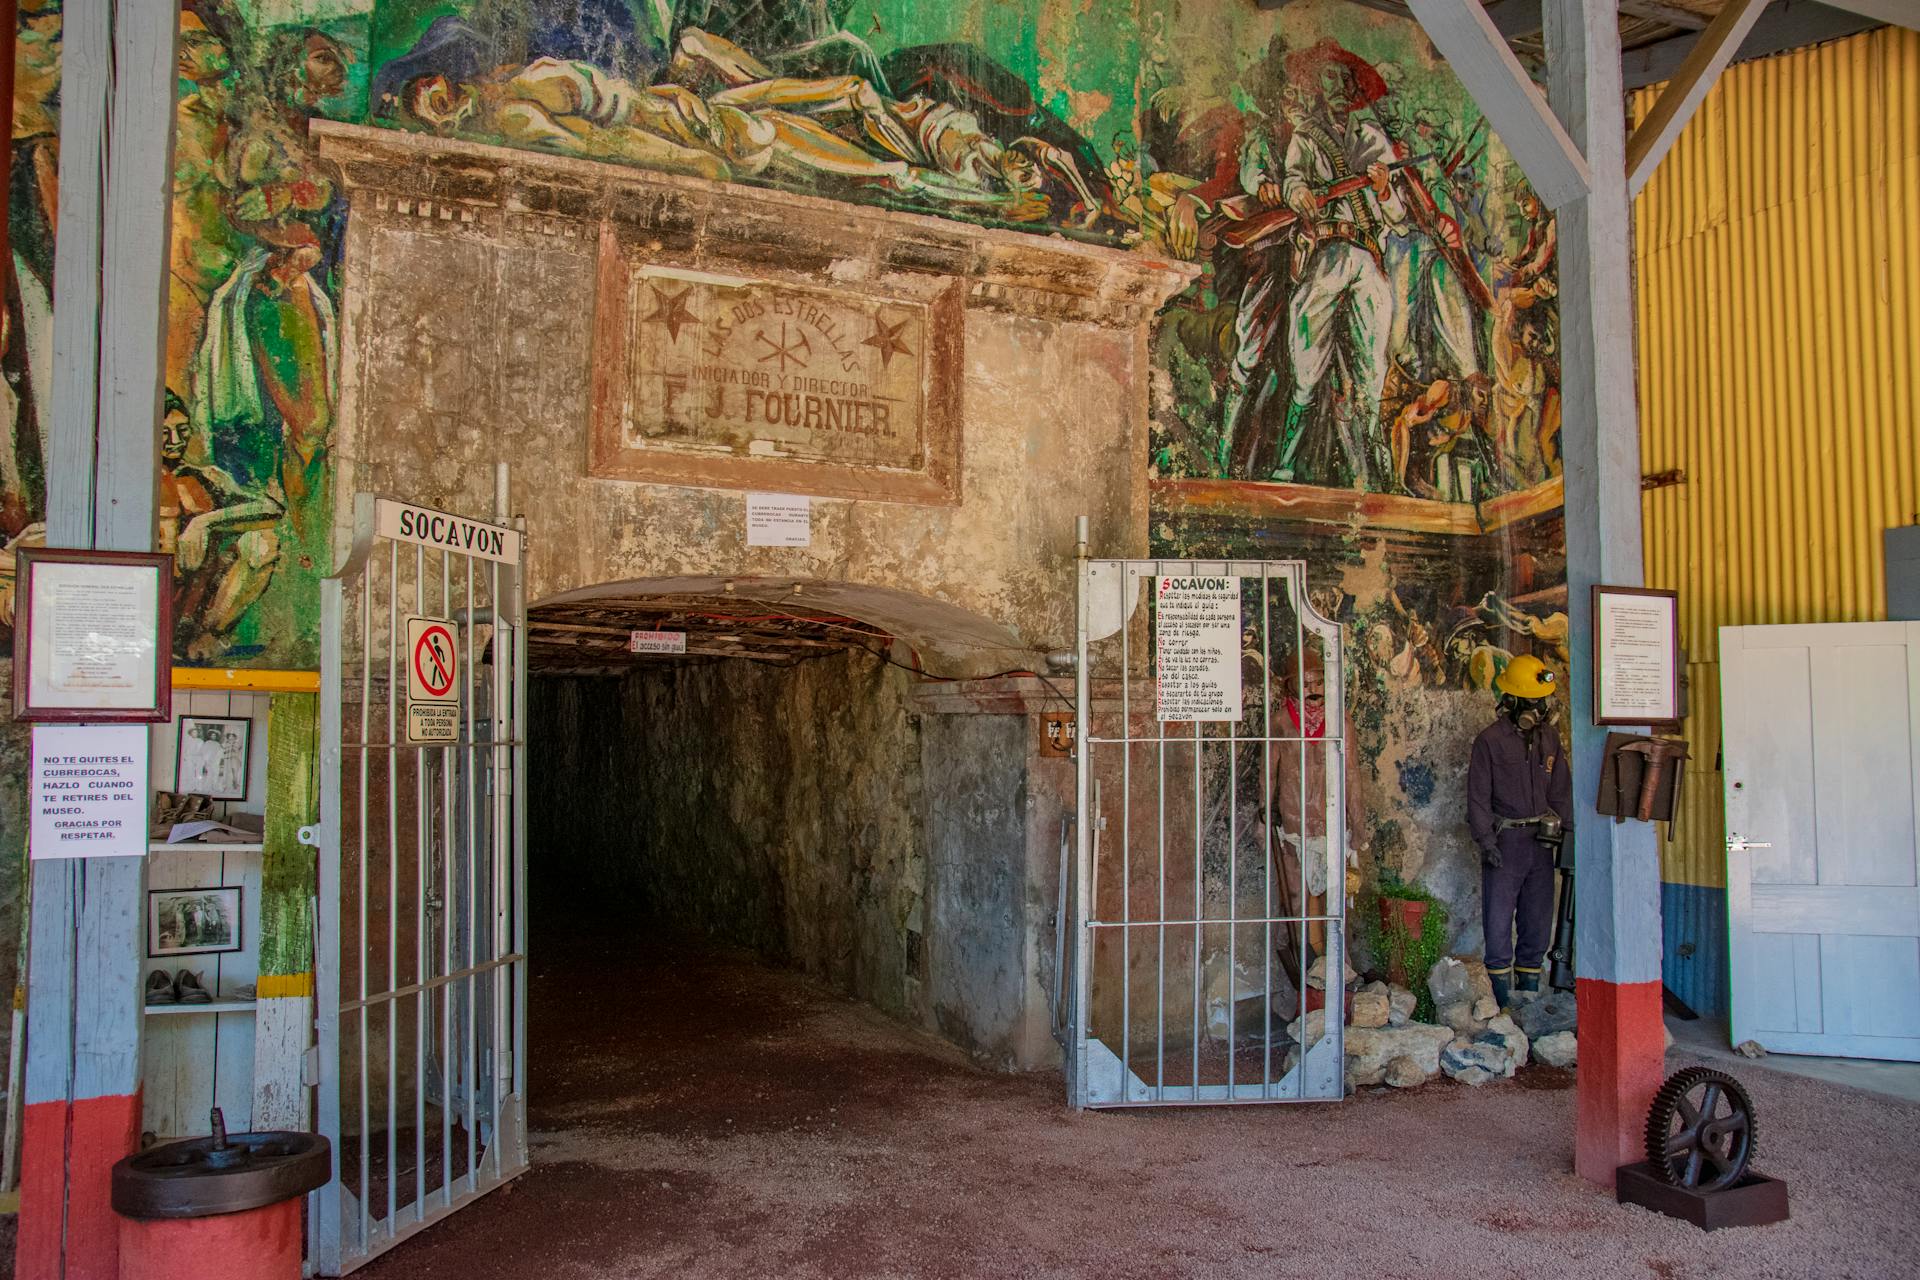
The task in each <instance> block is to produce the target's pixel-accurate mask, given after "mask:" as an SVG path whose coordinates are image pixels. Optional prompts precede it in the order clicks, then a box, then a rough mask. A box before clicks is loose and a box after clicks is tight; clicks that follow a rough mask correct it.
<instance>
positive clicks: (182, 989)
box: [174, 969, 213, 1004]
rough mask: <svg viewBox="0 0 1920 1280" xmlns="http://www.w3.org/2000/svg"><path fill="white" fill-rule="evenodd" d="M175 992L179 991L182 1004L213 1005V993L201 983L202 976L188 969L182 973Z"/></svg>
mask: <svg viewBox="0 0 1920 1280" xmlns="http://www.w3.org/2000/svg"><path fill="white" fill-rule="evenodd" d="M174 985H175V990H176V991H178V993H179V996H180V1003H181V1004H212V1003H213V993H212V992H210V991H208V990H207V988H206V984H204V983H203V982H201V981H200V975H199V974H197V973H192V972H190V971H188V970H186V969H182V970H181V971H180V977H179V979H178V980H177V981H176V983H175V984H174Z"/></svg>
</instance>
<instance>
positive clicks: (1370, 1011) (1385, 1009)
mask: <svg viewBox="0 0 1920 1280" xmlns="http://www.w3.org/2000/svg"><path fill="white" fill-rule="evenodd" d="M1391 1012H1392V1009H1391V1007H1390V1006H1389V1005H1388V1004H1387V996H1386V993H1385V992H1375V991H1361V992H1359V993H1357V994H1356V995H1355V996H1354V997H1353V1012H1352V1013H1351V1014H1350V1015H1348V1019H1347V1020H1348V1021H1349V1022H1351V1023H1352V1024H1353V1025H1354V1026H1356V1027H1384V1026H1386V1025H1387V1015H1388V1014H1389V1013H1391Z"/></svg>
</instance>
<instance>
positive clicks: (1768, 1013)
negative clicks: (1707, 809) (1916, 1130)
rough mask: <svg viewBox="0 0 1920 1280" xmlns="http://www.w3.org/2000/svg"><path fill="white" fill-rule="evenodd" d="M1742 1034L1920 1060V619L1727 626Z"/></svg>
mask: <svg viewBox="0 0 1920 1280" xmlns="http://www.w3.org/2000/svg"><path fill="white" fill-rule="evenodd" d="M1720 688H1721V708H1722V710H1721V718H1722V724H1721V732H1722V737H1721V742H1722V750H1723V752H1724V754H1725V762H1724V764H1725V774H1724V777H1725V786H1726V816H1727V913H1728V917H1729V919H1728V924H1729V929H1730V938H1729V961H1730V968H1731V970H1732V973H1731V978H1732V1019H1731V1021H1732V1038H1733V1042H1734V1043H1736V1044H1738V1043H1740V1042H1741V1041H1744V1040H1757V1041H1759V1042H1760V1044H1762V1045H1763V1046H1765V1047H1766V1048H1767V1049H1768V1050H1770V1051H1772V1052H1776V1053H1809V1054H1831V1055H1838V1056H1845V1057H1855V1058H1893V1059H1901V1060H1906V1061H1914V1060H1920V853H1917V852H1916V842H1915V832H1916V822H1915V796H1916V794H1920V623H1908V622H1855V623H1828V624H1821V625H1808V626H1781V627H1722V628H1721V630H1720Z"/></svg>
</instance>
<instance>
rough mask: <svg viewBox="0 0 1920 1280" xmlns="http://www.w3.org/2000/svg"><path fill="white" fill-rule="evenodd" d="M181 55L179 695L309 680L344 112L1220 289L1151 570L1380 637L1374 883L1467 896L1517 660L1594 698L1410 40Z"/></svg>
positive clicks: (1353, 13) (634, 18)
mask: <svg viewBox="0 0 1920 1280" xmlns="http://www.w3.org/2000/svg"><path fill="white" fill-rule="evenodd" d="M59 31H60V15H59V9H58V5H57V4H56V3H54V2H53V0H23V3H22V5H21V21H20V43H19V53H18V59H17V67H16V91H15V123H14V144H15V164H14V170H13V173H14V180H13V187H12V190H11V192H10V201H11V209H12V216H13V227H14V255H13V266H14V272H13V277H12V279H11V281H10V282H9V289H8V293H7V298H6V315H5V322H6V332H5V342H4V348H3V350H0V361H3V363H0V367H3V370H4V375H5V376H4V384H5V388H6V391H5V393H4V397H0V398H6V399H7V403H5V404H4V405H0V410H4V416H5V418H6V420H7V422H8V424H9V435H8V439H7V441H6V442H5V447H4V448H0V532H4V534H5V536H6V538H7V539H8V540H9V542H10V544H12V545H19V544H22V543H30V542H32V541H34V540H37V539H38V538H40V537H42V536H44V535H43V527H42V526H41V525H40V524H39V523H38V522H39V521H40V520H41V519H43V513H44V505H45V502H44V473H45V461H44V441H43V434H42V431H41V425H40V424H41V415H42V411H43V405H42V402H41V393H42V389H43V388H44V386H45V384H46V363H47V343H46V335H47V331H48V325H49V319H50V314H51V312H50V303H49V299H50V297H51V291H52V284H53V281H52V270H53V254H52V234H51V229H52V226H53V221H54V209H55V207H56V201H57V195H58V192H57V177H56V175H57V155H58V152H57V147H58V139H57V133H56V130H55V127H54V121H55V120H56V118H57V109H58V69H59ZM180 31H181V40H180V50H179V66H180V97H179V107H178V141H177V145H176V163H175V181H174V225H173V244H172V260H171V275H172V281H171V290H170V306H171V312H170V326H171V327H170V335H169V342H168V348H167V387H168V396H167V401H166V413H165V419H164V422H163V423H162V424H161V430H162V436H161V445H162V454H163V461H164V475H163V480H162V489H161V512H160V528H159V532H160V540H161V543H162V545H163V546H166V547H168V548H169V549H172V550H174V551H175V552H176V554H177V556H178V575H179V577H178V582H177V584H176V591H177V604H178V606H179V607H178V616H179V617H180V618H181V623H180V632H179V635H178V636H177V638H176V650H177V657H178V659H179V660H180V661H183V662H187V663H200V664H209V665H214V664H217V665H230V664H242V665H245V664H250V665H267V666H284V667H304V666H311V665H312V664H313V663H314V660H315V657H316V653H315V650H316V647H317V626H316V622H317V619H316V617H315V614H316V612H317V591H316V582H317V579H318V578H319V576H320V575H321V574H322V573H324V572H325V570H326V567H327V564H326V561H327V554H328V546H327V532H326V525H327V514H328V510H329V507H328V496H327V492H326V490H327V484H328V475H329V465H328V463H329V456H328V450H329V448H330V447H331V444H332V437H333V430H334V412H335V405H336V396H337V388H338V368H337V363H338V361H337V343H338V335H337V321H338V307H339V303H340V296H341V295H340V291H341V288H342V284H343V281H342V278H341V272H340V246H341V242H342V233H343V222H344V217H345V214H344V202H343V199H342V196H341V192H340V189H339V183H338V177H337V175H336V174H334V173H333V172H331V170H330V169H329V167H328V165H327V164H326V163H324V162H323V161H321V160H320V159H319V158H318V156H317V155H316V154H315V152H314V149H313V147H312V145H311V143H310V142H309V139H308V128H307V126H308V124H309V122H310V121H311V120H313V119H314V118H316V117H320V116H326V117H331V118H336V119H341V120H348V121H354V122H361V123H372V124H376V125H382V126H385V127H390V128H396V129H403V130H409V131H415V132H420V133H425V134H431V135H435V136H440V137H448V138H460V139H466V140H471V141H479V142H486V143H493V144H502V145H508V146H516V147H526V148H534V149H539V150H545V151H550V152H557V153H561V154H565V155H571V156H577V157H582V158H587V159H593V160H600V161H609V162H614V163H620V164H628V165H633V166H637V167H642V168H647V169H651V170H655V171H660V172H665V173H670V174H678V175H688V176H692V177H696V178H705V179H717V180H725V181H733V182H746V183H756V184H763V185H774V186H780V187H785V188H789V189H794V190H800V191H805V192H808V193H811V194H816V195H824V196H828V197H833V198H839V199H846V200H852V201H859V202H864V203H875V204H880V205H883V206H885V207H889V208H896V209H904V210H912V211H916V212H925V213H934V214H939V215H942V216H947V217H954V218H961V219H966V220H971V221H976V222H983V223H988V224H993V225H1001V226H1010V227H1016V228H1023V229H1027V230H1032V231H1036V232H1043V233H1048V234H1065V235H1070V236H1075V237H1079V238H1084V239H1090V240H1094V241H1097V242H1102V243H1106V244H1111V245H1115V246H1130V247H1133V248H1135V249H1137V250H1138V251H1140V252H1143V253H1148V254H1153V255H1158V256H1169V257H1177V258H1182V259H1188V260H1192V261H1195V262H1197V263H1199V264H1200V265H1201V268H1202V272H1201V275H1200V278H1199V279H1198V281H1197V282H1196V283H1195V285H1194V286H1193V287H1192V288H1191V289H1190V290H1189V291H1188V292H1187V293H1186V294H1184V295H1183V296H1181V297H1180V298H1178V299H1176V300H1175V302H1174V303H1173V304H1171V305H1170V306H1169V308H1168V309H1167V311H1166V312H1165V313H1164V314H1163V316H1162V318H1161V323H1160V325H1159V326H1158V329H1157V332H1156V336H1155V339H1154V341H1155V356H1156V366H1157V376H1156V380H1155V383H1156V385H1155V398H1154V404H1153V406H1152V412H1153V419H1152V429H1153V441H1152V454H1151V459H1152V477H1151V480H1152V485H1153V505H1154V530H1155V546H1154V548H1153V550H1154V551H1156V552H1158V553H1172V554H1183V555H1189V554H1190V555H1209V554H1250V555H1263V556H1276V555H1299V556H1302V557H1304V558H1305V559H1307V560H1308V562H1309V564H1310V566H1312V572H1313V573H1314V574H1315V581H1316V591H1317V592H1318V593H1320V594H1321V595H1322V596H1324V599H1323V601H1322V604H1323V606H1324V607H1325V608H1326V609H1327V610H1328V611H1329V612H1330V613H1331V614H1332V616H1335V617H1337V618H1339V619H1340V620H1341V621H1343V622H1345V623H1346V624H1347V625H1348V626H1349V628H1350V636H1351V638H1352V641H1353V644H1352V650H1351V651H1352V653H1353V654H1354V659H1353V664H1352V673H1353V677H1352V678H1353V681H1354V687H1353V690H1352V705H1353V707H1354V710H1355V723H1356V726H1357V732H1358V734H1359V736H1360V738H1361V741H1360V743H1359V744H1358V745H1359V748H1360V750H1359V752H1358V755H1359V758H1360V759H1361V761H1362V762H1363V764H1364V766H1365V768H1366V770H1367V781H1366V784H1365V785H1366V789H1367V792H1368V795H1367V798H1368V801H1369V804H1368V810H1369V814H1370V817H1369V824H1370V827H1371V829H1370V830H1369V831H1368V832H1366V833H1364V843H1365V844H1366V846H1367V847H1369V848H1370V849H1371V850H1372V851H1373V853H1374V854H1375V856H1376V858H1381V859H1384V860H1383V861H1382V862H1381V865H1382V866H1391V867H1392V868H1393V869H1395V870H1398V871H1401V872H1403V873H1408V874H1413V873H1418V874H1422V875H1425V876H1428V878H1429V879H1432V878H1433V877H1436V876H1438V877H1440V878H1443V879H1444V878H1445V875H1446V873H1445V872H1444V870H1443V864H1444V863H1445V862H1446V860H1447V859H1448V858H1450V857H1451V856H1452V855H1451V854H1450V853H1448V852H1447V851H1448V850H1450V849H1451V847H1452V845H1453V844H1454V843H1457V841H1455V839H1454V835H1455V828H1456V827H1457V821H1456V819H1457V814H1455V813H1454V809H1456V808H1457V807H1458V800H1459V797H1458V795H1457V787H1458V783H1457V779H1456V778H1455V774H1456V773H1458V769H1456V768H1455V763H1454V761H1453V756H1454V755H1456V754H1457V755H1459V756H1460V758H1461V760H1464V748H1465V744H1466V742H1467V740H1468V739H1469V738H1470V737H1471V735H1472V733H1473V732H1474V731H1475V730H1476V729H1477V728H1478V725H1479V721H1480V720H1481V719H1482V716H1483V712H1485V711H1488V710H1490V707H1491V699H1490V697H1488V696H1487V695H1486V694H1485V693H1484V691H1485V690H1486V689H1487V688H1488V687H1489V685H1490V684H1491V681H1492V679H1493V677H1494V675H1495V674H1497V673H1498V671H1499V670H1500V668H1501V667H1502V666H1503V665H1504V664H1505V662H1506V661H1507V660H1508V658H1509V657H1510V656H1512V655H1514V654H1516V653H1520V652H1533V653H1537V654H1539V655H1540V656H1542V657H1545V658H1547V659H1548V661H1550V662H1553V663H1555V664H1556V665H1563V664H1564V663H1565V661H1566V611H1565V587H1564V577H1563V571H1562V564H1563V553H1562V550H1561V535H1560V529H1559V521H1558V518H1557V508H1558V504H1559V484H1558V478H1557V477H1558V473H1559V469H1560V459H1559V444H1558V424H1559V404H1558V391H1557V369H1556V342H1557V332H1556V331H1557V321H1556V315H1555V305H1554V298H1555V293H1556V287H1555V286H1556V276H1555V247H1556V246H1555V238H1554V228H1553V223H1552V221H1551V219H1550V218H1549V217H1548V216H1547V215H1546V214H1545V212H1544V211H1543V209H1542V208H1541V206H1540V205H1539V203H1538V201H1537V200H1535V199H1534V197H1533V196H1532V193H1531V192H1530V191H1529V190H1528V188H1527V186H1526V184H1525V182H1524V180H1523V179H1522V177H1521V176H1520V174H1519V171H1518V169H1517V168H1516V166H1515V165H1514V164H1513V162H1512V160H1511V158H1510V157H1509V156H1508V155H1507V154H1506V153H1505V151H1504V150H1503V149H1502V148H1501V147H1500V145H1499V144H1498V143H1497V141H1495V140H1493V139H1492V138H1491V137H1490V135H1489V131H1488V129H1487V127H1486V124H1485V122H1484V121H1483V120H1482V119H1481V118H1480V116H1479V114H1478V113H1477V111H1476V110H1475V109H1474V108H1473V105H1472V103H1471V102H1470V100H1469V99H1468V97H1467V95H1466V93H1465V92H1464V90H1463V89H1462V88H1461V86H1460V85H1459V83H1458V82H1457V80H1455V79H1454V77H1453V76H1452V75H1451V74H1450V73H1449V72H1448V71H1447V70H1446V68H1445V67H1444V65H1442V64H1441V63H1440V61H1439V60H1438V58H1437V56H1436V55H1435V54H1434V52H1433V50H1432V49H1431V46H1430V45H1429V44H1428V43H1427V41H1426V40H1425V39H1424V37H1422V36H1421V35H1420V33H1419V31H1418V29H1417V28H1416V27H1415V26H1414V25H1413V24H1411V23H1409V22H1407V21H1405V20H1401V19H1396V18H1393V17H1390V16H1388V15H1385V14H1382V13H1380V12H1378V11H1375V10H1370V9H1367V8H1365V7H1363V6H1356V5H1352V4H1348V3H1344V2H1339V0H1299V2H1297V3H1294V4H1290V5H1288V6H1286V7H1284V8H1283V9H1279V10H1262V9H1260V8H1258V7H1256V6H1252V5H1235V4H1223V3H1219V2H1218V0H1136V3H1134V4H1131V5H1125V6H1101V7H1100V11H1099V12H1098V14H1097V15H1096V14H1095V12H1094V9H1093V7H1092V6H1089V5H1087V4H1086V3H1084V0H994V2H989V0H968V2H965V3H957V4H954V5H942V6H934V5H927V4H924V3H919V2H918V0H185V3H184V4H183V5H182V9H181V27H180ZM1196 494H1204V495H1205V500H1204V501H1200V500H1197V499H1196ZM1483 702H1484V703H1485V704H1486V705H1485V706H1482V703H1483ZM1456 748H1458V750H1457V751H1456ZM1461 767H1463V766H1461ZM1428 845H1431V846H1432V851H1431V852H1432V857H1429V851H1428V849H1427V847H1426V846H1428ZM1461 879H1462V884H1461V891H1462V892H1463V893H1470V892H1471V889H1470V888H1468V887H1467V881H1468V880H1469V879H1470V876H1468V874H1467V868H1465V867H1464V865H1463V867H1462V869H1461ZM1455 914H1456V916H1457V917H1459V918H1461V919H1471V918H1472V917H1473V914H1474V913H1472V912H1470V911H1463V912H1456V913H1455Z"/></svg>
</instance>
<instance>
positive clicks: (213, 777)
mask: <svg viewBox="0 0 1920 1280" xmlns="http://www.w3.org/2000/svg"><path fill="white" fill-rule="evenodd" d="M252 737H253V721H251V720H248V719H247V718H246V717H244V716H181V717H180V751H179V757H178V763H177V765H176V767H175V769H174V784H173V785H174V790H175V791H185V792H192V793H194V794H196V795H203V796H211V797H212V798H213V799H215V800H245V799H246V798H247V751H248V748H249V746H250V745H251V743H252Z"/></svg>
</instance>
